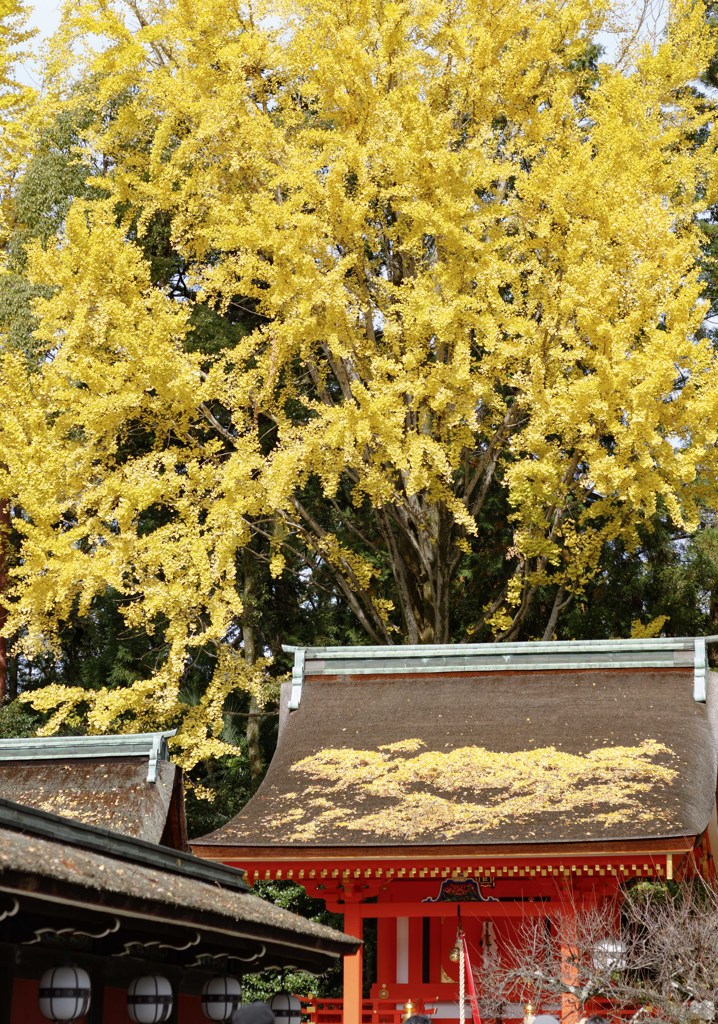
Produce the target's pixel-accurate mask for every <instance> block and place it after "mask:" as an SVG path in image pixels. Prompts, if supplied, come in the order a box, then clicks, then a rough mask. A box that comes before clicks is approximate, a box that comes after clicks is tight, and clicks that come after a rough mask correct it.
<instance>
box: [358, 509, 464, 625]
mask: <svg viewBox="0 0 718 1024" xmlns="http://www.w3.org/2000/svg"><path fill="white" fill-rule="evenodd" d="M376 516H377V523H378V526H379V529H380V531H381V534H382V536H383V538H384V542H385V544H386V548H387V551H388V553H389V559H390V564H391V569H392V573H393V576H394V581H395V583H396V588H397V595H398V603H399V611H400V613H401V618H402V625H403V632H404V636H405V637H406V640H407V642H408V643H410V644H447V643H449V640H450V638H451V634H450V630H451V620H450V592H451V582H452V580H453V577H454V574H455V572H456V569H457V567H458V564H459V560H460V556H461V552H460V550H459V548H458V546H457V540H458V536H457V534H458V528H457V527H456V525H455V523H454V520H453V516H451V514H450V513H449V512H448V510H447V509H446V508H445V507H444V506H443V505H441V504H439V503H432V504H429V503H427V502H425V501H424V500H423V499H421V498H419V497H416V496H414V497H412V498H411V499H409V500H408V501H407V502H406V503H405V504H401V505H394V506H385V507H384V508H381V509H377V512H376Z"/></svg>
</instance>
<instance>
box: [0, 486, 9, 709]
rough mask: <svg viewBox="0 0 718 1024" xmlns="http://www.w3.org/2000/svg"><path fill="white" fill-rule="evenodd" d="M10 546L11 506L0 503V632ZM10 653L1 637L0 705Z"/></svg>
mask: <svg viewBox="0 0 718 1024" xmlns="http://www.w3.org/2000/svg"><path fill="white" fill-rule="evenodd" d="M9 544H10V505H9V503H8V502H7V501H0V630H2V629H3V627H4V626H5V623H6V622H7V609H6V608H5V607H4V606H3V604H2V600H3V595H4V594H5V592H6V590H7V565H8V552H9ZM7 692H8V653H7V640H6V639H5V637H4V636H0V705H2V704H4V703H5V701H6V700H7Z"/></svg>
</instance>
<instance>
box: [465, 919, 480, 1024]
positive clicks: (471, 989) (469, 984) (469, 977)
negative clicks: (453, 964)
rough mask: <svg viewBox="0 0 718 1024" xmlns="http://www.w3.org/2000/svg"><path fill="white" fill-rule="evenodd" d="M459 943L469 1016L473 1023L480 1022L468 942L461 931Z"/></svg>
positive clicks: (477, 1023)
mask: <svg viewBox="0 0 718 1024" xmlns="http://www.w3.org/2000/svg"><path fill="white" fill-rule="evenodd" d="M461 945H462V947H463V953H464V966H465V968H466V990H467V992H468V995H469V1002H470V1004H471V1016H472V1017H473V1018H474V1024H481V1014H480V1013H479V1000H478V997H477V995H476V982H475V981H474V972H473V971H472V970H471V960H470V959H469V944H468V943H467V941H466V936H465V935H464V933H463V932H462V933H461Z"/></svg>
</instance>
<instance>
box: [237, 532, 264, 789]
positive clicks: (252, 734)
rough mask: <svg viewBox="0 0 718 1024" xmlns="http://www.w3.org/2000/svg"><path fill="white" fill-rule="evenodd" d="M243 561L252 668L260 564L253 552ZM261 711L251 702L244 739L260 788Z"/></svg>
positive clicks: (245, 636)
mask: <svg viewBox="0 0 718 1024" xmlns="http://www.w3.org/2000/svg"><path fill="white" fill-rule="evenodd" d="M243 560H244V588H243V590H242V642H243V645H244V657H245V659H246V661H247V664H249V665H253V664H254V662H255V661H256V659H257V647H256V644H257V638H256V620H257V563H256V562H255V560H254V556H253V555H252V552H251V551H250V550H247V549H245V551H244V553H243ZM259 716H260V707H259V703H258V701H257V698H256V697H255V696H251V697H250V700H249V715H248V716H247V729H246V732H245V739H246V741H247V756H248V757H249V772H250V775H251V778H252V785H253V786H256V785H258V784H259V781H260V779H261V778H262V774H263V773H264V760H263V758H262V747H261V743H260V736H259V721H260V717H259Z"/></svg>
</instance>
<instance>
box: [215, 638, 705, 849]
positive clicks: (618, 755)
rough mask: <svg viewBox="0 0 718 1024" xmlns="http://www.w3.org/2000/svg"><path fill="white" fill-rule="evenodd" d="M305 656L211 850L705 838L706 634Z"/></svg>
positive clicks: (330, 651)
mask: <svg viewBox="0 0 718 1024" xmlns="http://www.w3.org/2000/svg"><path fill="white" fill-rule="evenodd" d="M298 661H299V662H300V666H299V670H298V671H295V679H294V688H293V697H292V703H293V704H294V705H295V706H296V705H298V709H297V710H295V711H294V712H292V713H291V714H290V716H289V720H288V721H287V723H286V726H285V727H284V729H283V731H282V733H281V736H280V742H279V745H278V748H277V752H276V754H275V756H274V760H273V761H272V764H271V766H270V769H269V771H268V774H267V777H266V779H265V780H264V782H263V784H262V786H261V787H260V789H259V790H258V792H257V793H256V795H255V796H254V797H253V798H252V800H251V801H250V802H249V803H248V804H247V806H246V807H245V808H244V810H243V811H241V812H240V814H238V815H237V816H236V817H235V818H234V819H233V820H232V821H230V822H229V823H228V824H227V825H225V826H224V827H222V828H220V829H218V830H217V831H215V832H213V833H212V834H211V835H209V836H206V837H204V838H203V839H201V840H197V841H196V843H197V845H198V847H205V848H211V847H213V846H222V847H232V846H236V847H241V848H243V849H246V850H251V849H252V848H260V847H261V848H279V847H286V846H288V845H295V846H297V845H298V846H302V847H312V848H327V847H331V848H337V847H339V848H342V847H343V848H348V847H352V848H356V847H358V846H360V847H362V848H366V847H395V846H401V847H406V846H412V845H413V846H436V845H441V844H447V843H450V844H451V845H452V846H467V845H470V846H472V847H480V846H484V845H490V846H496V845H504V844H534V843H537V844H538V843H546V842H550V843H586V842H595V841H604V840H626V839H631V840H634V839H637V840H643V839H653V838H658V837H664V838H668V837H680V836H695V835H698V834H700V833H701V832H702V831H703V830H704V829H705V828H706V827H707V825H708V822H709V820H710V817H711V814H712V811H713V809H714V806H715V793H716V769H717V764H718V760H717V750H718V746H717V742H716V715H715V709H716V706H717V693H718V691H716V679H715V678H714V674H713V673H712V672H709V671H706V666H705V645H704V644H703V642H702V641H699V642H697V643H696V642H695V641H694V640H692V639H690V640H675V641H673V640H671V641H666V640H657V641H641V642H635V641H614V642H612V643H610V644H607V643H603V644H591V643H584V644H560V643H554V644H550V645H549V644H533V645H530V644H523V645H522V644H515V645H474V646H471V647H468V646H467V647H462V648H433V649H430V650H428V651H427V649H426V648H395V649H393V651H391V652H389V653H388V655H387V656H386V657H384V658H382V657H381V652H380V651H379V650H377V649H371V648H355V649H344V650H340V649H328V650H317V649H314V650H308V651H302V652H299V654H298ZM209 852H210V851H209V849H207V853H208V854H209Z"/></svg>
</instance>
